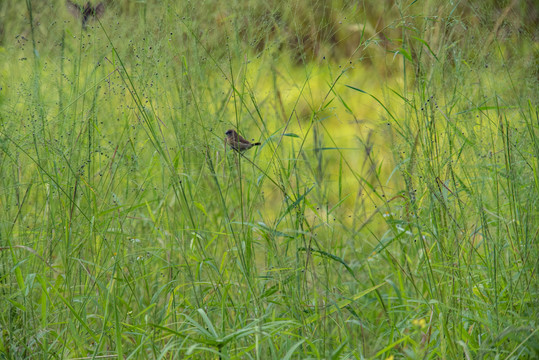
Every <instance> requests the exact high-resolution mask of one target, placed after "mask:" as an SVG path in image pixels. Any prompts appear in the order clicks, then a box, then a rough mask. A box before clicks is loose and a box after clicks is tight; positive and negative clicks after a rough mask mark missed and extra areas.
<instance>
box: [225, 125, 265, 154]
mask: <svg viewBox="0 0 539 360" xmlns="http://www.w3.org/2000/svg"><path fill="white" fill-rule="evenodd" d="M225 135H226V138H225V142H226V143H227V144H228V145H229V146H230V147H231V148H232V149H234V150H236V151H239V152H244V151H245V150H249V149H250V148H252V147H253V146H258V145H260V143H259V142H256V143H252V142H250V141H249V140H246V139H244V138H243V137H242V136H241V135H239V134H238V133H237V132H236V130H233V129H230V130H227V132H226V133H225Z"/></svg>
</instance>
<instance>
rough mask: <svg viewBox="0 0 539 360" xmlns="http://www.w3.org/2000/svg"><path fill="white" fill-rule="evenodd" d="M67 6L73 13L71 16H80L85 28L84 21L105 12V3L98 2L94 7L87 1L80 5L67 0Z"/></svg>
mask: <svg viewBox="0 0 539 360" xmlns="http://www.w3.org/2000/svg"><path fill="white" fill-rule="evenodd" d="M66 4H67V8H68V9H69V11H70V12H71V14H73V16H75V17H77V18H80V19H81V21H82V27H83V28H84V29H86V23H87V22H88V21H90V20H93V19H94V18H98V17H101V16H103V14H104V13H105V4H103V3H102V2H100V3H99V4H97V5H96V6H95V7H94V6H92V4H90V2H89V1H88V2H87V3H86V5H84V6H82V5H79V4H75V3H74V2H72V1H70V0H67V1H66Z"/></svg>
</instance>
